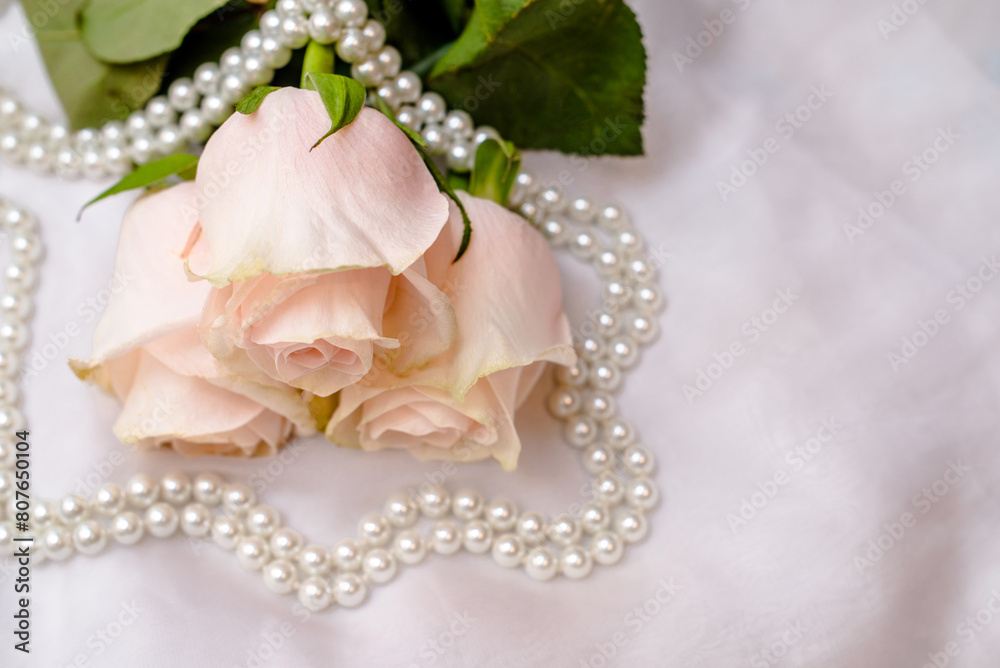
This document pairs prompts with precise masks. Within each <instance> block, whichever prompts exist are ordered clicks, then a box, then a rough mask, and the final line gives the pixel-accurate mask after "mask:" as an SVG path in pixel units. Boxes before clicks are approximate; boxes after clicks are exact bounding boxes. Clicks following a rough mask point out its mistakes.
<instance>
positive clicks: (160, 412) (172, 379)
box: [71, 183, 315, 455]
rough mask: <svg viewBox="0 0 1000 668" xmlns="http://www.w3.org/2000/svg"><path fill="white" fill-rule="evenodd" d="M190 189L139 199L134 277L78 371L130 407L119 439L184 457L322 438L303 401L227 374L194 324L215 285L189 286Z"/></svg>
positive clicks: (128, 267) (126, 251)
mask: <svg viewBox="0 0 1000 668" xmlns="http://www.w3.org/2000/svg"><path fill="white" fill-rule="evenodd" d="M194 195H195V193H194V184H190V183H186V184H182V185H178V186H175V187H173V188H170V189H168V190H164V191H161V192H157V193H154V194H150V195H146V196H144V197H141V198H140V199H139V200H137V201H136V202H135V204H133V205H132V207H131V208H130V209H129V211H128V213H127V214H126V215H125V219H124V221H123V222H122V229H121V236H120V239H119V244H118V253H117V258H116V261H115V272H116V273H117V274H119V275H123V276H129V277H131V279H130V280H129V281H128V282H127V283H126V284H125V286H124V288H123V289H122V290H121V291H120V292H119V293H117V294H115V295H113V296H112V298H111V300H110V302H109V304H108V307H107V309H106V311H105V312H104V315H103V317H102V318H101V320H100V322H99V323H98V325H97V329H96V331H95V333H94V351H93V355H92V357H91V358H90V359H89V360H88V361H86V362H81V361H78V360H73V361H72V362H71V365H72V366H73V368H74V371H76V373H77V375H78V376H80V377H81V378H84V379H88V380H91V381H94V382H96V383H98V384H99V385H101V386H102V387H104V388H105V389H106V390H108V391H110V392H112V393H113V394H115V395H116V396H117V397H118V398H119V399H120V400H121V401H122V404H123V407H122V413H121V415H120V416H119V418H118V420H117V422H116V423H115V427H114V431H115V434H116V435H117V436H118V437H119V438H120V439H121V440H122V441H123V442H125V443H128V444H137V445H139V446H141V447H153V446H162V445H171V446H173V448H174V449H175V450H177V451H178V452H180V453H182V454H185V455H195V454H244V455H260V454H272V453H274V452H275V450H276V449H277V448H278V447H279V446H280V445H281V444H282V443H284V442H285V440H286V439H287V438H288V437H289V436H290V434H291V433H292V430H293V427H294V428H297V430H298V432H299V433H300V434H309V433H312V432H313V431H315V428H314V426H313V422H312V419H311V417H310V415H309V411H308V409H307V407H306V406H305V405H304V404H303V403H302V401H301V399H300V397H299V396H298V393H297V392H295V391H294V390H292V389H291V388H288V387H286V386H283V385H282V384H280V383H274V382H272V383H258V382H255V381H251V380H248V379H246V378H242V377H239V376H236V375H234V374H232V373H230V372H228V371H227V370H226V369H225V368H224V367H222V365H220V364H219V363H218V362H217V361H216V360H215V359H214V358H213V357H212V356H211V355H210V354H209V353H208V351H207V350H206V349H205V347H204V346H203V345H202V343H201V340H200V338H199V336H198V331H197V327H196V326H197V324H198V322H199V320H200V318H201V313H202V308H203V306H204V304H205V300H206V298H207V297H208V293H209V291H210V290H211V287H210V286H209V285H208V284H206V283H204V282H191V281H189V280H188V278H187V277H186V275H185V273H184V260H183V259H182V253H183V251H184V250H185V246H186V244H187V241H188V237H189V236H190V233H191V225H190V223H189V222H187V221H185V220H184V216H183V215H181V212H182V209H183V208H184V207H185V206H190V205H191V204H192V203H193V201H194Z"/></svg>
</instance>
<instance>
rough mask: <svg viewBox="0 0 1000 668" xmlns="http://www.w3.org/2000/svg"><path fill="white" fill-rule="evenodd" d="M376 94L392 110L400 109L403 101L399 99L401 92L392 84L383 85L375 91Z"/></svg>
mask: <svg viewBox="0 0 1000 668" xmlns="http://www.w3.org/2000/svg"><path fill="white" fill-rule="evenodd" d="M375 94H376V95H378V96H379V97H380V98H382V101H383V102H385V103H386V104H387V105H389V107H390V108H392V109H397V108H399V105H401V104H402V103H403V100H402V99H401V98H400V97H399V91H398V90H396V87H395V85H393V84H391V83H383V84H382V85H381V86H379V87H378V88H377V89H376V90H375Z"/></svg>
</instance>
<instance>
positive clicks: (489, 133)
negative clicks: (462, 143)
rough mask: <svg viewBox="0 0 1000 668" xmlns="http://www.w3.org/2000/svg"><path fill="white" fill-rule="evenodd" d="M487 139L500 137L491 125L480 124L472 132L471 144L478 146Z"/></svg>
mask: <svg viewBox="0 0 1000 668" xmlns="http://www.w3.org/2000/svg"><path fill="white" fill-rule="evenodd" d="M487 139H500V133H499V132H497V130H496V128H494V127H493V126H492V125H480V126H479V127H478V128H476V131H475V132H473V133H472V144H473V146H479V145H480V144H482V143H483V142H484V141H486V140H487Z"/></svg>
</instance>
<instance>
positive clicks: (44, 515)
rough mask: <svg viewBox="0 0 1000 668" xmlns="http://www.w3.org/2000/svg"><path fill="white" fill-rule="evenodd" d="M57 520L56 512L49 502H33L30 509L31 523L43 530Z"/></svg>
mask: <svg viewBox="0 0 1000 668" xmlns="http://www.w3.org/2000/svg"><path fill="white" fill-rule="evenodd" d="M58 519H59V515H58V510H57V509H56V507H55V505H53V504H52V502H51V501H34V502H33V504H32V507H31V521H32V522H33V523H34V524H37V525H38V526H39V527H42V528H45V527H47V526H49V525H50V524H52V523H53V522H55V521H57V520H58Z"/></svg>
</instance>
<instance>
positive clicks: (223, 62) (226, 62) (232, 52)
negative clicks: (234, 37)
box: [219, 46, 243, 84]
mask: <svg viewBox="0 0 1000 668" xmlns="http://www.w3.org/2000/svg"><path fill="white" fill-rule="evenodd" d="M242 69H243V52H242V51H240V49H239V48H238V47H235V46H231V47H229V48H228V49H226V50H225V51H223V52H222V57H221V58H219V72H220V73H221V75H222V77H220V79H219V83H220V84H221V83H222V78H223V77H225V75H227V74H238V73H239V72H240V70H242Z"/></svg>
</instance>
